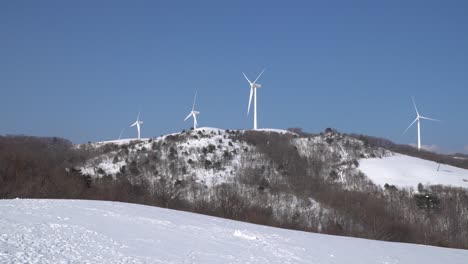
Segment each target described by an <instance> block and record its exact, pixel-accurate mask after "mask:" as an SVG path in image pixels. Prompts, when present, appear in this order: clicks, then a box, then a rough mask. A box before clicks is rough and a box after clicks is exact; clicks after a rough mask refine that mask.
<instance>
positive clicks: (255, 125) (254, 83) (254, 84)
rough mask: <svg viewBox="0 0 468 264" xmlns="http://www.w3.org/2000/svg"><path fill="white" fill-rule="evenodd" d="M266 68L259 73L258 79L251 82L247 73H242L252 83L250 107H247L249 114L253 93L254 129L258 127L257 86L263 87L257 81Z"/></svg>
mask: <svg viewBox="0 0 468 264" xmlns="http://www.w3.org/2000/svg"><path fill="white" fill-rule="evenodd" d="M264 71H265V69H263V70H262V72H261V73H260V74H259V75H258V77H257V79H255V81H253V82H251V81H250V80H249V78H247V75H245V73H242V74H243V75H244V77H245V79H246V80H247V81H248V82H249V84H250V96H249V107H248V108H247V115H248V114H249V112H250V104H251V103H252V95H253V97H254V129H257V88H260V87H262V85H261V84H258V83H257V81H258V79H259V78H260V76H262V74H263V72H264Z"/></svg>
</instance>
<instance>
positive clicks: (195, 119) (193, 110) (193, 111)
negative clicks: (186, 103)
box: [184, 92, 200, 129]
mask: <svg viewBox="0 0 468 264" xmlns="http://www.w3.org/2000/svg"><path fill="white" fill-rule="evenodd" d="M196 100H197V92H195V97H194V98H193V105H192V111H190V113H189V114H188V116H187V117H186V118H185V119H184V121H187V119H189V117H191V116H192V117H193V129H197V125H198V122H197V115H198V114H200V112H198V111H195V101H196Z"/></svg>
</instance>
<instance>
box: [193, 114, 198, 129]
mask: <svg viewBox="0 0 468 264" xmlns="http://www.w3.org/2000/svg"><path fill="white" fill-rule="evenodd" d="M193 121H194V122H195V126H198V122H197V115H193Z"/></svg>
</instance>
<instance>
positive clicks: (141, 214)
mask: <svg viewBox="0 0 468 264" xmlns="http://www.w3.org/2000/svg"><path fill="white" fill-rule="evenodd" d="M0 215H1V218H0V263H425V264H431V263H453V264H457V263H460V264H461V263H464V264H465V263H467V261H468V251H467V250H456V249H447V248H438V247H431V246H422V245H413V244H403V243H389V242H382V241H373V240H366V239H356V238H349V237H337V236H329V235H321V234H313V233H306V232H299V231H292V230H285V229H278V228H272V227H265V226H259V225H253V224H248V223H242V222H236V221H232V220H225V219H221V218H215V217H209V216H203V215H197V214H193V213H186V212H179V211H174V210H168V209H162V208H156V207H148V206H142V205H134V204H125V203H117V202H103V201H84V200H20V199H16V200H0Z"/></svg>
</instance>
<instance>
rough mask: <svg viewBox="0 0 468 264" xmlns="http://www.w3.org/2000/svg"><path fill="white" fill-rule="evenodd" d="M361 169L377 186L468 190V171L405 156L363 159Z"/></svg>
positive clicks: (360, 162) (396, 155)
mask: <svg viewBox="0 0 468 264" xmlns="http://www.w3.org/2000/svg"><path fill="white" fill-rule="evenodd" d="M359 164H360V165H359V168H360V170H361V171H362V172H364V174H366V175H367V177H369V178H370V179H371V180H372V181H373V182H374V183H376V184H378V185H381V186H383V185H385V183H388V184H393V185H395V186H398V187H413V188H415V189H416V188H417V185H418V183H422V184H424V185H426V184H431V185H437V184H441V185H450V186H454V187H465V188H468V170H464V169H461V168H457V167H453V166H449V165H445V164H440V166H439V164H438V163H436V162H433V161H428V160H424V159H419V158H415V157H410V156H406V155H401V154H395V155H393V156H389V157H384V158H374V159H361V160H360V161H359Z"/></svg>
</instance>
